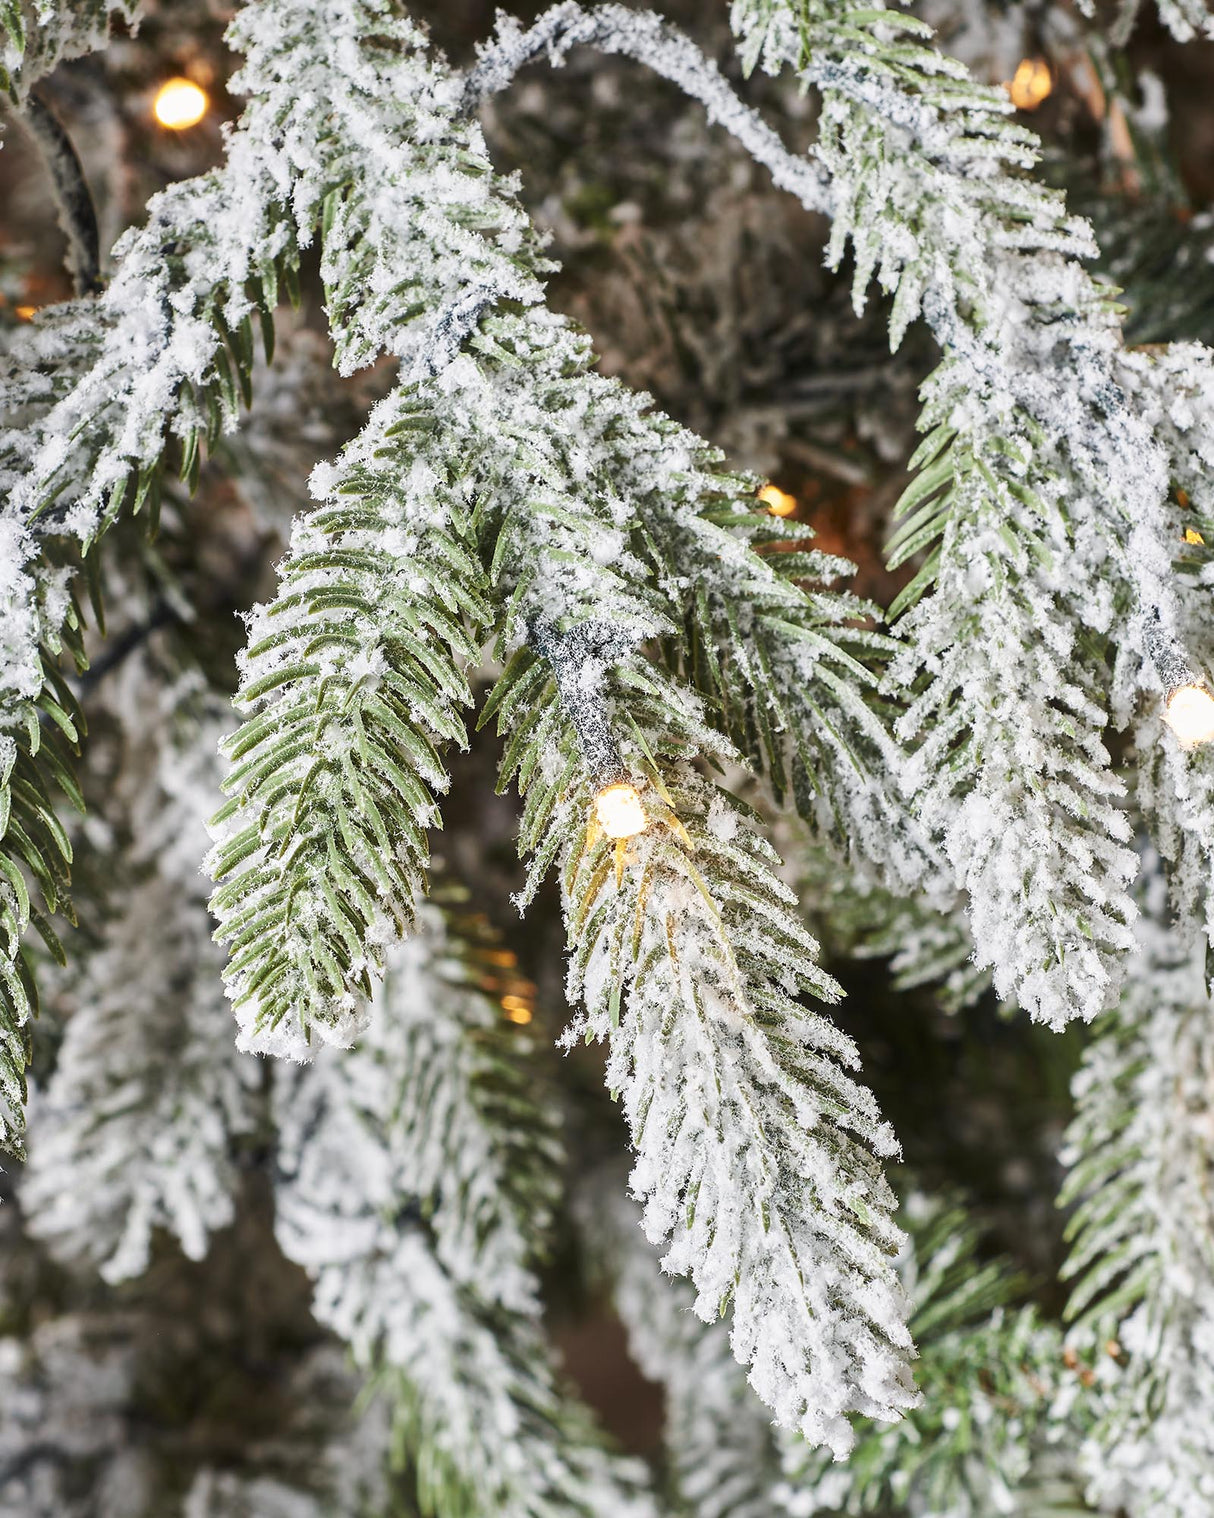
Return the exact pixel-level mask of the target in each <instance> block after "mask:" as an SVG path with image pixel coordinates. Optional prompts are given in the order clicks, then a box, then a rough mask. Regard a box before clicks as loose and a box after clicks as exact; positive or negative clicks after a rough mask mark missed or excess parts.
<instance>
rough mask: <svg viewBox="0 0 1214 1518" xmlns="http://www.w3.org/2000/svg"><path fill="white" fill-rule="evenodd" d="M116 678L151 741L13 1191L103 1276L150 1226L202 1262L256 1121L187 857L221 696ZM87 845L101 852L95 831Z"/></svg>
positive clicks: (205, 802)
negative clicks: (238, 1148) (158, 704)
mask: <svg viewBox="0 0 1214 1518" xmlns="http://www.w3.org/2000/svg"><path fill="white" fill-rule="evenodd" d="M123 675H125V676H126V677H127V678H126V679H125V681H123V680H122V678H121V677H119V683H120V684H125V686H126V689H125V691H124V692H123V693H122V695H121V696H120V697H119V698H118V699H119V701H120V703H121V704H124V705H125V708H126V716H127V718H128V720H129V719H130V718H131V717H132V714H133V712H139V713H140V719H141V721H142V722H143V723H145V724H146V723H147V722H148V720H149V718H151V719H152V720H153V722H155V721H156V720H158V721H159V722H160V723H163V724H164V727H163V728H161V729H160V730H159V732H158V733H157V738H158V742H155V743H149V741H148V739H147V736H146V734H147V731H148V729H147V727H146V726H145V727H144V739H143V743H142V745H141V747H142V749H143V753H142V754H140V755H139V756H134V755H128V758H129V760H130V764H129V771H128V779H129V780H130V781H131V790H130V792H129V793H128V796H127V798H126V799H127V802H128V805H129V814H128V815H122V816H120V817H119V816H111V817H110V818H109V819H108V821H109V824H110V826H111V827H112V828H115V829H121V830H122V832H123V833H125V831H126V830H127V829H130V830H131V832H132V833H133V835H134V837H135V838H136V839H137V840H138V842H137V844H136V846H135V848H134V849H133V851H132V852H131V853H130V854H129V855H127V856H126V857H125V858H124V859H123V862H122V865H121V866H120V868H119V869H118V871H117V872H116V873H117V878H116V879H115V880H113V881H112V882H110V884H111V888H112V891H113V895H112V898H111V900H110V901H109V902H108V903H107V909H106V917H105V921H104V926H103V928H102V931H101V939H100V943H99V944H98V946H97V947H96V948H95V949H94V951H93V953H92V954H91V955H90V956H89V958H88V960H87V966H86V967H82V968H81V969H80V970H77V971H75V972H74V973H72V974H71V975H70V976H66V977H64V981H65V984H64V986H63V988H62V989H63V992H64V993H65V995H66V999H67V1000H68V1001H69V1002H70V1003H73V1004H74V1007H73V1010H72V1012H71V1014H70V1016H69V1018H68V1022H67V1029H66V1033H65V1035H64V1039H63V1043H62V1046H61V1048H60V1050H59V1055H58V1061H57V1063H56V1066H55V1070H54V1074H53V1075H52V1077H51V1079H50V1082H49V1084H48V1086H47V1088H46V1090H45V1092H42V1093H39V1095H38V1099H37V1101H36V1103H35V1106H34V1111H33V1116H32V1132H31V1141H30V1162H29V1166H28V1169H27V1171H26V1173H25V1177H24V1181H23V1186H22V1200H23V1203H24V1206H25V1208H26V1210H27V1212H28V1214H29V1217H30V1226H31V1229H32V1231H33V1232H34V1233H35V1234H36V1235H37V1236H38V1237H40V1238H42V1239H44V1240H46V1242H47V1243H48V1244H49V1245H50V1247H51V1249H52V1250H53V1252H54V1253H55V1254H56V1256H57V1257H59V1258H61V1259H65V1260H71V1261H75V1262H86V1263H88V1264H90V1265H93V1266H94V1267H96V1268H97V1269H99V1270H100V1272H101V1274H102V1276H103V1277H104V1278H105V1279H106V1280H109V1281H119V1280H126V1279H128V1278H129V1277H132V1276H136V1275H139V1274H141V1273H142V1272H143V1270H145V1269H146V1267H147V1264H148V1257H149V1250H150V1245H151V1239H152V1231H153V1229H155V1228H165V1229H167V1230H168V1231H169V1232H170V1233H171V1234H173V1235H174V1237H175V1238H176V1239H177V1240H178V1242H179V1243H180V1244H181V1247H182V1249H183V1250H184V1251H185V1253H186V1254H187V1255H188V1256H189V1257H190V1258H191V1259H201V1258H202V1257H203V1255H204V1254H205V1253H206V1247H207V1242H208V1236H209V1235H210V1234H211V1233H212V1232H213V1231H214V1230H215V1229H217V1228H221V1227H223V1226H224V1225H226V1224H227V1223H229V1222H230V1221H231V1220H232V1217H233V1214H234V1206H235V1191H236V1188H237V1182H238V1175H239V1171H238V1167H237V1162H236V1155H235V1144H236V1142H237V1141H238V1138H239V1136H240V1135H241V1134H247V1133H248V1132H249V1131H250V1130H251V1129H252V1128H253V1127H254V1125H255V1122H256V1112H257V1103H256V1095H255V1082H256V1069H255V1067H254V1066H253V1065H252V1064H251V1062H247V1061H243V1060H241V1059H240V1058H239V1056H238V1055H237V1054H236V1051H235V1050H234V1049H233V1047H232V1039H231V1027H230V1020H229V1017H228V1015H227V1009H226V1005H225V1001H224V997H223V994H222V981H221V979H220V974H221V970H222V955H221V954H220V953H219V952H218V951H217V949H216V948H215V946H214V944H213V943H212V942H211V920H210V917H209V916H208V914H207V910H206V893H205V888H204V882H203V881H202V880H201V879H200V878H199V875H198V864H197V861H198V856H199V850H200V848H201V847H203V846H205V842H206V827H205V821H206V814H207V811H208V809H209V807H210V805H211V797H212V795H213V787H214V785H215V783H216V780H217V778H218V770H219V765H218V761H217V759H216V757H215V744H216V739H217V736H218V732H219V723H220V722H221V721H222V715H221V712H220V711H219V710H217V708H219V707H220V705H221V703H218V702H216V701H214V700H211V701H207V700H206V698H204V697H202V696H200V694H199V692H198V691H197V690H196V689H193V688H192V686H191V684H190V682H189V681H187V682H186V683H185V685H184V686H183V687H181V688H174V687H172V686H170V687H169V688H168V689H167V690H165V691H164V692H162V694H161V696H160V699H161V701H162V702H163V704H164V707H165V710H163V711H162V712H155V711H154V709H153V708H152V706H151V701H152V700H155V699H156V697H155V695H154V694H153V693H150V692H149V690H148V681H147V676H146V673H144V674H143V675H142V676H141V675H140V674H139V673H137V672H136V669H135V666H134V665H130V666H128V667H127V669H126V670H124V671H123ZM114 678H115V677H113V676H111V679H114ZM152 731H153V732H156V731H157V729H156V728H155V727H154V726H153V728H152ZM149 750H150V753H149ZM149 760H150V763H149ZM99 841H100V843H101V847H102V848H105V847H106V845H107V841H108V840H107V839H106V837H105V834H104V833H103V834H102V835H101V839H100V840H99ZM109 848H110V849H111V850H112V843H110V844H109Z"/></svg>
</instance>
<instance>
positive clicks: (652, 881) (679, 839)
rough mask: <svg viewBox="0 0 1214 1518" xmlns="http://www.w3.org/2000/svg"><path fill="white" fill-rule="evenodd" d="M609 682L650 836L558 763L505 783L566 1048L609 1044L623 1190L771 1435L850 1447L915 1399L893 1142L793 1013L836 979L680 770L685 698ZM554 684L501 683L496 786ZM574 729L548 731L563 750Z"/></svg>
mask: <svg viewBox="0 0 1214 1518" xmlns="http://www.w3.org/2000/svg"><path fill="white" fill-rule="evenodd" d="M533 667H534V666H533ZM604 674H605V672H604V671H603V670H602V669H600V670H599V671H598V672H597V674H596V676H595V677H594V679H595V683H596V686H597V688H598V689H599V690H600V691H601V692H602V693H603V695H605V696H606V698H607V699H608V700H609V701H611V702H612V704H613V705H618V708H619V709H621V710H624V709H626V710H627V712H628V722H629V724H630V726H631V729H632V733H633V737H632V740H631V742H630V743H627V744H625V748H624V753H625V762H626V763H629V764H630V768H631V773H632V774H633V775H634V777H635V778H636V780H637V782H638V784H639V785H640V786H641V787H642V793H643V795H644V798H645V804H646V807H647V809H648V810H649V814H650V818H651V822H650V826H649V827H648V828H647V829H646V831H645V832H643V833H642V834H640V835H639V836H637V837H636V838H634V839H631V840H629V841H628V842H627V843H624V842H617V843H614V844H613V843H612V842H611V841H610V840H609V839H608V838H607V837H605V836H604V835H603V833H602V830H601V828H599V827H598V825H597V822H596V821H595V819H594V815H593V807H592V797H591V793H590V790H589V788H588V787H587V786H586V784H585V782H582V783H581V784H580V785H579V784H578V783H577V782H576V781H574V783H572V784H571V783H570V771H571V769H572V764H571V763H566V764H565V766H564V767H557V766H555V765H553V766H550V769H551V771H552V773H550V774H545V773H543V771H542V770H541V769H540V768H539V767H538V766H536V767H535V768H533V769H532V771H531V773H530V774H522V776H521V779H520V784H521V786H522V787H523V789H524V795H525V806H524V813H523V822H522V828H521V838H522V839H523V841H524V843H530V844H531V845H532V846H533V847H535V849H536V863H534V864H533V866H532V870H533V876H534V875H535V874H538V872H539V871H540V870H541V869H543V868H544V867H545V865H546V862H547V860H548V859H550V858H552V857H554V856H555V857H557V858H559V861H560V865H561V878H562V888H563V895H564V900H565V911H566V921H567V924H568V929H569V941H570V948H571V955H572V958H571V965H570V976H569V992H570V998H571V1000H572V999H573V998H574V997H576V998H577V999H578V1000H580V1001H581V1002H582V1004H583V1008H584V1011H583V1013H582V1014H581V1015H580V1016H579V1017H578V1019H576V1020H575V1022H574V1024H573V1025H572V1027H571V1029H570V1032H569V1034H568V1035H567V1037H568V1038H573V1037H576V1036H578V1035H581V1036H583V1037H585V1038H587V1039H590V1038H598V1039H602V1040H605V1041H606V1042H607V1043H608V1048H609V1058H608V1067H607V1080H608V1084H609V1085H610V1086H611V1087H612V1088H613V1090H615V1091H617V1092H618V1093H620V1096H621V1099H622V1103H623V1108H624V1113H625V1116H626V1117H627V1119H628V1124H629V1128H630V1131H631V1134H632V1141H633V1146H634V1148H635V1150H636V1162H635V1165H634V1169H633V1173H632V1180H631V1184H632V1189H633V1191H634V1193H635V1194H636V1195H637V1196H638V1197H639V1198H640V1199H641V1200H642V1201H643V1202H644V1204H645V1213H644V1220H645V1229H646V1232H647V1233H648V1235H649V1237H650V1239H651V1240H652V1241H653V1242H655V1243H660V1244H662V1245H664V1246H665V1247H666V1250H667V1253H666V1255H665V1259H664V1265H665V1267H666V1269H667V1270H668V1271H669V1272H670V1273H671V1274H676V1275H684V1274H687V1275H690V1277H691V1280H692V1283H693V1285H694V1286H695V1289H696V1311H697V1312H698V1313H699V1314H700V1316H701V1317H703V1318H704V1319H705V1320H706V1321H709V1320H711V1319H712V1318H715V1317H717V1316H719V1315H720V1314H721V1313H722V1312H723V1311H724V1310H725V1308H726V1307H727V1306H731V1307H732V1309H733V1337H732V1342H733V1347H734V1352H735V1354H736V1355H737V1357H738V1359H739V1360H740V1361H741V1363H742V1364H743V1365H746V1366H748V1367H749V1371H750V1379H751V1384H752V1385H753V1386H754V1387H755V1389H756V1391H758V1393H759V1395H760V1396H761V1397H762V1398H763V1400H764V1401H765V1402H767V1404H768V1405H769V1407H771V1408H772V1410H773V1411H774V1413H775V1415H776V1418H777V1421H779V1422H780V1423H781V1424H782V1425H784V1426H787V1427H792V1428H800V1429H801V1431H802V1432H803V1433H804V1434H805V1436H806V1437H807V1438H809V1439H811V1440H814V1441H827V1442H829V1443H830V1444H831V1445H832V1446H833V1447H834V1448H835V1449H837V1450H844V1449H846V1448H847V1447H848V1444H849V1441H850V1428H849V1425H848V1423H847V1420H846V1416H845V1414H846V1412H847V1411H849V1410H853V1409H854V1410H857V1411H862V1412H866V1413H868V1414H870V1415H872V1416H877V1417H892V1416H893V1415H894V1414H895V1411H896V1409H897V1408H898V1407H899V1406H903V1405H905V1404H906V1402H907V1401H908V1399H909V1398H910V1396H911V1392H910V1385H909V1378H908V1375H907V1371H906V1368H905V1356H906V1353H907V1351H908V1349H909V1341H908V1340H907V1338H906V1335H905V1331H904V1329H903V1327H902V1322H901V1318H902V1312H903V1307H902V1303H901V1301H900V1297H899V1293H898V1292H897V1290H896V1288H895V1285H894V1281H893V1276H892V1269H891V1265H890V1256H891V1254H892V1252H893V1251H894V1249H895V1248H896V1247H897V1242H898V1233H897V1230H896V1229H894V1228H893V1227H892V1225H891V1223H890V1222H889V1219H888V1212H889V1208H890V1207H891V1205H892V1197H891V1195H890V1193H889V1191H888V1188H887V1186H886V1183H885V1181H884V1179H883V1177H882V1175H881V1172H880V1169H879V1167H878V1166H877V1164H876V1163H875V1159H874V1152H875V1154H877V1155H881V1154H884V1155H888V1154H891V1153H894V1152H896V1145H895V1142H894V1139H893V1135H892V1133H891V1132H890V1131H889V1129H888V1127H887V1126H886V1125H884V1124H883V1123H882V1122H881V1121H880V1118H879V1115H878V1113H877V1112H876V1108H875V1104H874V1103H873V1101H872V1098H871V1096H870V1095H869V1093H868V1092H866V1091H865V1090H864V1089H863V1088H862V1087H860V1086H858V1085H857V1084H856V1083H855V1082H854V1081H853V1080H852V1079H851V1077H850V1076H849V1075H848V1074H846V1070H847V1069H848V1067H854V1065H855V1063H856V1054H855V1050H854V1047H853V1046H852V1044H851V1042H850V1040H848V1039H847V1038H845V1037H844V1036H843V1035H842V1034H840V1033H839V1032H838V1031H837V1030H836V1029H835V1028H834V1027H833V1025H832V1024H831V1023H830V1022H829V1021H828V1020H827V1019H826V1018H825V1017H824V1016H823V1015H822V1014H821V1013H819V1012H817V1011H814V1010H811V1009H810V1008H808V1007H806V1006H804V1005H803V1004H801V1003H800V1002H799V1001H797V1000H796V999H795V998H796V996H797V994H798V993H801V992H808V993H809V994H810V995H812V996H815V997H817V998H819V999H825V1000H828V1001H830V1000H834V999H835V998H836V996H837V995H838V989H837V987H836V986H835V984H834V982H833V981H832V980H831V979H830V977H829V976H827V975H825V974H824V973H823V971H822V970H821V969H820V968H819V967H818V965H817V963H816V945H815V944H814V941H813V939H812V938H811V937H810V936H809V934H808V933H807V932H806V931H805V929H804V927H803V926H802V925H801V923H800V921H799V920H798V918H797V916H796V915H795V913H794V911H793V906H794V903H795V898H793V896H792V893H791V892H790V891H788V889H787V887H785V886H784V885H783V884H782V883H781V882H780V881H779V880H778V878H777V877H776V875H775V874H774V870H773V866H774V865H775V864H776V863H778V860H777V857H776V856H775V854H774V852H773V851H772V849H771V847H770V845H769V844H767V843H766V841H765V840H763V839H762V838H761V836H760V835H759V834H757V833H756V832H755V831H754V828H753V824H752V822H751V820H750V819H749V818H748V817H747V816H746V815H745V811H744V809H743V808H741V807H740V804H738V803H737V802H735V801H733V798H731V797H730V796H729V795H728V793H725V792H723V791H720V790H718V789H717V788H716V787H714V786H712V785H710V784H708V783H707V782H705V781H704V780H702V779H701V778H700V777H699V776H698V775H697V774H696V772H695V771H694V769H692V768H691V766H690V765H689V764H688V762H687V760H688V758H689V757H691V754H692V753H694V749H690V745H691V744H692V743H696V742H697V741H699V742H702V741H703V738H702V735H701V733H700V732H699V731H698V730H697V725H696V718H695V708H694V706H692V707H691V709H690V710H688V703H687V698H686V697H685V696H683V697H680V692H679V691H678V689H677V687H674V686H671V685H670V684H669V683H666V682H659V680H658V678H657V677H656V674H653V673H647V672H645V671H644V668H643V667H642V668H641V669H638V670H637V671H636V672H635V673H634V672H632V671H629V672H628V676H626V677H625V678H627V682H628V683H627V684H625V683H624V680H623V679H621V676H620V673H619V672H618V671H617V674H616V676H615V678H614V679H613V678H611V677H607V683H606V688H605V689H604V678H603V677H604ZM545 677H547V678H545ZM629 677H630V678H629ZM507 682H508V684H507ZM617 682H618V683H617ZM556 684H557V679H554V678H553V677H551V676H548V675H547V671H546V670H544V669H543V668H542V666H540V670H539V674H538V678H535V679H531V680H528V679H527V677H526V676H525V675H522V674H520V673H519V666H518V665H517V664H516V666H515V668H514V669H512V670H511V669H508V670H507V672H506V674H505V675H504V676H503V679H502V682H500V683H499V687H498V690H497V691H495V693H494V696H495V697H498V698H499V705H498V711H499V714H500V717H499V720H500V721H501V723H502V726H503V729H504V730H505V731H506V732H507V733H509V734H510V735H511V737H510V740H509V741H508V744H507V764H506V770H505V773H504V776H503V779H506V780H508V779H510V778H513V775H514V772H515V770H516V769H517V770H520V771H521V770H522V763H521V762H520V760H519V759H517V758H514V757H513V756H514V755H515V754H516V753H517V752H518V750H519V748H520V744H519V741H518V739H519V735H520V734H531V733H534V732H536V731H537V730H538V728H539V726H540V724H541V723H542V722H543V721H544V713H545V710H546V709H548V708H550V707H551V702H552V695H553V693H554V691H553V688H554V687H555V686H556ZM503 686H506V687H507V690H506V694H504V695H500V694H499V693H500V692H501V691H502V688H503ZM524 688H525V689H526V690H527V693H528V695H529V698H530V699H524V697H523V696H522V695H521V694H519V693H520V691H522V690H523V689H524ZM493 700H494V698H491V700H490V705H491V706H492V705H493ZM680 707H681V708H682V710H681V711H680ZM675 716H681V717H682V719H683V720H682V723H681V724H680V726H681V728H682V731H680V730H679V727H676V726H675V723H674V721H673V720H672V719H673V718H674V717H675ZM570 727H571V724H567V725H566V728H565V731H564V732H563V733H562V732H560V730H559V729H558V731H557V733H556V734H555V736H557V737H558V739H562V740H563V741H561V742H560V744H559V746H560V748H561V749H563V750H565V751H569V750H571V749H572V750H574V753H575V754H576V738H575V735H574V733H573V732H571V731H570V730H569V729H570ZM689 749H690V752H689ZM562 793H563V794H562Z"/></svg>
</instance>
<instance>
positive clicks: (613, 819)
mask: <svg viewBox="0 0 1214 1518" xmlns="http://www.w3.org/2000/svg"><path fill="white" fill-rule="evenodd" d="M594 811H595V816H596V817H597V818H598V820H599V826H600V827H601V828H602V830H603V831H604V833H606V834H607V836H608V838H635V837H636V835H637V834H638V833H643V832H644V831H645V828H646V826H647V819H646V817H645V808H644V807H643V806H642V805H641V798H640V796H639V795H638V794H637V791H636V787H635V786H631V785H629V784H628V783H627V782H626V781H620V782H619V783H618V784H616V785H609V786H608V787H607V788H606V790H602V791H600V792H599V793H598V795H597V796H596V797H595V798H594Z"/></svg>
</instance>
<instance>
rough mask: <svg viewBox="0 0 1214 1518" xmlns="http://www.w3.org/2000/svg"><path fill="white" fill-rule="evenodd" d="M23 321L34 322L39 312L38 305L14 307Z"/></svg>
mask: <svg viewBox="0 0 1214 1518" xmlns="http://www.w3.org/2000/svg"><path fill="white" fill-rule="evenodd" d="M14 309H15V310H16V312H17V315H18V316H19V317H20V318H21V320H22V321H23V322H32V321H33V319H34V316H35V315H36V313H37V310H38V307H37V306H17V307H15V308H14Z"/></svg>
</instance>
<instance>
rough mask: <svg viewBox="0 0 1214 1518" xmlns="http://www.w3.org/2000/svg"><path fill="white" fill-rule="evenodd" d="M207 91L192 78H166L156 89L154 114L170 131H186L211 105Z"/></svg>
mask: <svg viewBox="0 0 1214 1518" xmlns="http://www.w3.org/2000/svg"><path fill="white" fill-rule="evenodd" d="M210 103H211V102H210V100H209V99H208V98H207V92H206V91H205V90H204V89H201V88H200V87H199V86H198V85H196V84H195V83H194V81H193V80H192V79H180V78H178V79H166V80H165V82H164V83H163V84H162V85H161V86H160V88H159V89H158V90H157V91H156V98H155V100H154V101H153V102H152V114H153V115H154V116H155V117H156V120H157V121H158V122H159V123H160V125H161V126H162V127H164V128H165V129H166V130H167V131H170V132H184V131H186V130H187V129H188V128H190V127H192V126H197V125H198V123H199V122H200V121H201V120H202V118H203V117H204V116H205V115H206V113H207V108H208V107H209V105H210Z"/></svg>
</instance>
